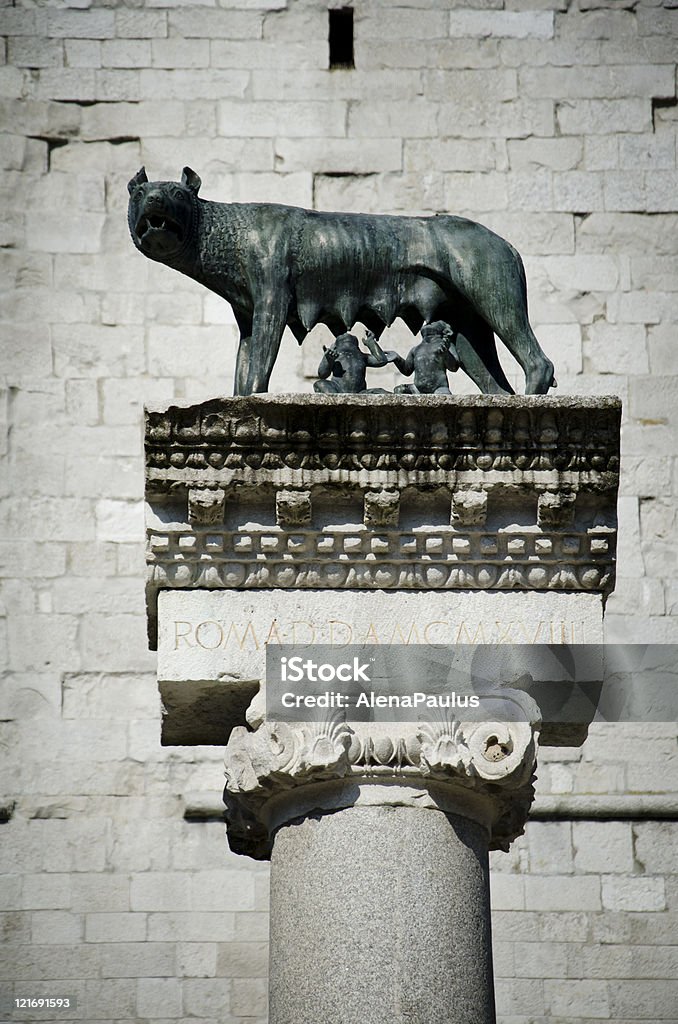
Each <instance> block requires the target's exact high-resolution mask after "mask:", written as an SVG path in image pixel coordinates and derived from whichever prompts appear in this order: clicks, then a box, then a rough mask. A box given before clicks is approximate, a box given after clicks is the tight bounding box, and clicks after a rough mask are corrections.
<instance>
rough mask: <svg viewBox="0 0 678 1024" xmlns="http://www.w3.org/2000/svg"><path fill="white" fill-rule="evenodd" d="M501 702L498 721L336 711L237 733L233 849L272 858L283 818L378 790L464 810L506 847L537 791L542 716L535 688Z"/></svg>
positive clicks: (386, 796) (393, 798) (508, 694)
mask: <svg viewBox="0 0 678 1024" xmlns="http://www.w3.org/2000/svg"><path fill="white" fill-rule="evenodd" d="M501 704H502V707H503V708H504V710H505V711H506V712H507V715H506V720H502V721H497V722H471V721H467V722H459V721H456V720H454V719H453V718H451V717H446V716H444V715H441V716H440V717H439V718H437V719H436V720H435V721H428V722H419V723H414V722H412V723H397V724H396V723H375V722H372V723H351V724H350V725H349V724H348V723H346V722H345V721H343V720H341V719H340V718H339V717H336V716H335V717H332V718H329V719H327V720H325V721H322V722H295V723H289V722H272V721H269V720H264V721H263V722H261V724H260V725H259V727H258V728H257V729H256V730H255V731H254V732H250V731H249V730H247V729H246V728H244V727H238V728H236V729H234V730H233V732H232V733H231V738H230V740H229V742H228V746H227V748H226V760H225V765H226V780H227V781H226V788H225V791H224V802H225V804H226V808H227V813H226V817H227V821H228V835H229V843H230V845H231V848H232V849H233V850H234V851H235V852H236V853H244V854H247V855H248V856H251V857H255V858H257V859H267V858H268V857H269V856H270V851H271V846H272V836H273V833H274V832H275V829H276V828H277V827H278V826H280V825H281V824H284V823H285V822H286V821H289V820H292V819H294V818H296V817H298V816H300V815H301V814H302V813H304V814H306V813H309V812H310V811H312V810H315V811H321V810H330V809H331V810H336V809H338V808H340V807H348V806H354V805H356V804H359V803H360V802H361V796H362V794H364V793H365V792H367V793H368V799H369V790H370V787H379V797H378V800H379V802H381V803H398V804H403V803H408V802H411V803H412V805H413V806H418V807H430V808H431V809H435V810H442V811H447V812H449V813H454V812H455V811H457V812H459V809H460V808H461V809H462V810H463V813H465V814H467V815H469V816H471V817H474V818H476V819H477V820H479V821H481V822H482V823H483V824H485V825H486V826H487V828H488V831H489V834H490V848H492V849H503V850H507V849H508V847H509V844H510V843H511V842H512V841H513V839H515V838H516V837H517V836H518V835H521V834H522V831H523V826H524V822H525V819H526V818H527V814H528V811H529V807H530V804H531V802H532V799H533V796H534V790H533V786H532V782H533V778H534V776H533V772H534V768H535V764H536V745H537V738H538V730H539V725H540V720H539V711H538V709H537V707H536V705H535V704H534V702H533V701H532V700H531V698H530V697H529V696H528V695H527V694H524V693H521V692H519V691H512V690H503V691H502V696H501ZM502 718H503V716H502ZM511 719H514V720H511ZM422 797H423V798H424V799H422ZM426 797H430V799H429V800H428V801H427V799H426Z"/></svg>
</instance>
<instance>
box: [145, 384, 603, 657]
mask: <svg viewBox="0 0 678 1024" xmlns="http://www.w3.org/2000/svg"><path fill="white" fill-rule="evenodd" d="M619 418H620V404H619V402H618V400H617V399H599V398H596V399H587V398H566V399H551V398H548V399H546V398H543V397H533V396H531V397H529V398H525V397H518V396H516V397H511V398H504V397H496V396H474V397H463V398H453V397H452V396H418V397H410V396H400V395H395V396H394V395H383V396H379V395H370V396H364V395H344V396H341V397H339V398H337V397H330V396H325V395H313V396H308V395H305V396H304V398H303V401H300V400H298V399H296V398H295V397H294V396H268V395H266V396H265V395H251V396H248V397H240V398H224V399H215V400H212V401H210V402H206V403H204V404H203V405H199V406H190V407H188V408H180V407H172V408H170V409H167V410H165V411H159V412H148V413H147V421H146V452H147V504H148V510H149V512H148V533H147V536H148V554H147V563H148V577H147V578H148V591H147V592H148V607H149V620H150V622H149V624H150V630H149V632H150V637H151V644H152V645H153V646H154V645H155V606H156V596H157V592H158V590H160V589H163V588H172V589H175V588H181V587H192V588H194V587H205V588H209V589H213V588H238V589H257V588H270V587H280V588H307V589H328V588H329V589H349V590H350V589H354V590H363V589H372V590H381V589H409V590H413V589H414V590H428V589H438V590H450V589H457V590H459V589H462V590H463V589H475V590H477V589H482V590H490V589H492V590H495V589H496V590H524V589H528V590H543V589H546V590H581V591H595V592H599V593H608V592H609V591H610V590H611V589H612V587H613V585H614V558H615V546H616V525H617V522H616V492H617V485H618V465H619ZM349 506H350V508H349ZM436 524H439V525H436Z"/></svg>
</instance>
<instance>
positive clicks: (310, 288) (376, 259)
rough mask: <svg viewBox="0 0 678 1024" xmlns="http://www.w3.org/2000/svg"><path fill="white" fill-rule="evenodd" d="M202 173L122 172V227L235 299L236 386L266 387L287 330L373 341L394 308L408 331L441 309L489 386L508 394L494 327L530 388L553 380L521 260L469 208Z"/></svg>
mask: <svg viewBox="0 0 678 1024" xmlns="http://www.w3.org/2000/svg"><path fill="white" fill-rule="evenodd" d="M200 184H201V181H200V178H199V177H198V175H197V174H196V173H195V171H192V170H191V168H190V167H185V168H184V171H183V174H182V177H181V182H173V181H154V182H149V180H148V178H147V177H146V172H145V170H144V168H143V167H142V169H141V170H140V171H139V172H138V173H137V174H136V175H135V176H134V177H133V178H132V180H131V181H130V182H129V185H128V189H129V211H128V219H129V227H130V231H131V233H132V240H133V241H134V244H135V245H136V247H137V248H138V249H139V250H140V251H141V252H142V253H143V254H144V255H145V256H148V257H149V258H150V259H152V260H157V261H159V262H160V263H166V264H167V266H169V267H172V268H173V269H174V270H178V271H180V272H181V273H182V274H186V275H188V277H192V278H194V279H195V280H196V281H199V282H200V283H201V284H204V285H205V287H206V288H209V289H211V290H212V291H214V292H216V293H217V294H218V295H221V296H222V297H223V298H224V299H226V301H227V302H230V304H231V306H232V307H233V312H234V314H235V318H236V321H237V324H238V327H239V329H240V347H239V349H238V357H237V362H236V371H235V393H236V394H237V395H248V394H251V393H252V392H255V391H266V390H267V388H268V382H269V378H270V376H271V371H272V369H273V365H274V363H275V360H276V356H277V354H278V349H279V346H280V340H281V338H282V334H283V331H284V330H285V327H286V326H287V327H290V329H291V330H292V332H293V334H294V335H295V337H296V339H297V341H299V343H301V342H302V341H303V339H304V338H305V337H306V335H307V334H308V333H309V331H311V330H312V328H313V327H315V326H316V324H319V323H324V324H327V326H328V327H329V328H330V330H332V331H333V333H334V334H335V335H341V334H344V333H346V332H349V331H350V330H351V328H352V327H353V325H354V324H355V323H357V322H358V321H360V322H362V323H363V324H364V325H365V326H366V327H367V328H368V329H369V330H371V331H372V332H374V335H375V336H376V338H377V339H378V338H379V337H380V335H381V334H382V332H383V331H384V329H385V328H386V327H389V326H390V325H391V324H392V323H393V321H394V320H395V319H396V317H401V318H402V319H403V320H404V321H405V323H406V324H407V326H408V327H409V328H410V330H411V331H412V333H413V334H416V333H417V331H419V329H420V328H421V327H422V325H423V324H427V323H430V322H431V321H436V320H442V321H444V322H445V323H447V324H449V325H450V326H451V327H452V329H453V331H454V332H455V334H456V340H455V344H456V349H457V352H458V355H459V360H460V363H461V366H462V367H463V369H464V370H465V371H466V373H467V374H468V375H469V376H470V377H471V379H472V380H473V381H475V383H476V384H477V385H478V387H479V388H480V390H481V391H482V392H484V393H486V394H487V393H500V394H502V393H509V394H510V393H512V388H511V386H510V384H509V383H508V381H507V379H506V377H505V375H504V372H503V370H502V368H501V366H500V363H499V359H498V357H497V349H496V343H495V338H494V335H495V334H496V335H497V336H498V337H499V338H501V340H502V341H503V343H504V344H505V345H506V347H507V348H508V349H509V351H510V352H511V353H512V354H513V356H515V358H516V359H517V361H518V363H519V364H520V366H521V367H522V368H523V370H524V372H525V390H526V392H527V393H528V394H544V393H546V392H547V391H548V389H549V388H550V387H552V386H553V385H554V383H555V382H554V377H553V364H552V363H551V361H550V360H549V359H548V358H547V357H546V355H545V354H544V352H543V351H542V350H541V348H540V346H539V342H538V341H537V339H536V338H535V336H534V332H533V331H532V328H531V327H530V322H529V320H528V317H527V288H526V283H525V271H524V269H523V263H522V260H521V258H520V256H519V255H518V253H517V252H516V250H515V249H514V248H513V246H512V245H510V244H509V243H508V242H507V241H505V240H504V239H503V238H500V237H499V235H495V234H494V232H493V231H490V230H489V229H488V228H485V227H483V226H482V225H481V224H476V223H474V222H473V221H470V220H466V219H465V218H464V217H452V216H447V215H438V216H433V217H395V216H386V215H368V214H358V213H320V212H317V211H315V210H303V209H300V208H299V207H295V206H279V205H277V204H273V203H214V202H210V201H207V200H204V199H199V198H198V190H199V188H200Z"/></svg>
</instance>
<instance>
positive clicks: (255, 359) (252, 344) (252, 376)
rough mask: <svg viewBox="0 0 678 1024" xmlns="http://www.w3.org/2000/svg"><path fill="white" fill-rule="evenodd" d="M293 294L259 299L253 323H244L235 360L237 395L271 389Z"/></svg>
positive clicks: (241, 327)
mask: <svg viewBox="0 0 678 1024" xmlns="http://www.w3.org/2000/svg"><path fill="white" fill-rule="evenodd" d="M288 307H289V296H288V295H284V296H279V295H276V296H272V297H269V298H266V299H265V300H261V301H259V303H258V304H257V305H256V307H255V310H254V316H253V318H252V323H251V332H250V333H247V328H248V327H249V324H245V323H242V324H240V345H239V347H238V356H237V358H236V363H235V394H236V395H251V394H254V393H255V392H258V391H259V392H260V391H268V382H269V380H270V377H271V372H272V370H273V367H274V365H275V360H276V357H277V355H278V350H279V348H280V342H281V340H282V336H283V331H284V330H285V324H286V322H287V310H288Z"/></svg>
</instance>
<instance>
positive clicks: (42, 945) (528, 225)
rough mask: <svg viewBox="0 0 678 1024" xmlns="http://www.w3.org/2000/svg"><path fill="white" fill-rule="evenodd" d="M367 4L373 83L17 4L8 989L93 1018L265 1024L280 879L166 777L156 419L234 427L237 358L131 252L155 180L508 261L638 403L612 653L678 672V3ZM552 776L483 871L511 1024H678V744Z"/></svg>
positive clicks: (9, 428)
mask: <svg viewBox="0 0 678 1024" xmlns="http://www.w3.org/2000/svg"><path fill="white" fill-rule="evenodd" d="M353 6H354V11H355V20H354V25H355V47H354V50H355V68H354V69H339V68H337V69H332V70H330V69H328V10H327V7H328V5H327V4H324V3H319V2H318V0H218V2H217V0H203V2H198V0H185V2H182V0H146V3H144V4H141V3H137V2H135V0H129V2H126V3H122V2H119V3H116V2H114V0H113V2H110V0H109V2H103V3H99V2H98V0H91V2H90V0H72V2H71V0H66V2H61V0H48V2H45V3H34V2H32V0H15V2H14V3H11V4H10V3H4V2H3V3H2V4H1V5H0V35H1V36H2V40H3V41H2V47H1V48H0V62H2V63H0V104H1V108H0V109H1V110H2V118H1V127H2V134H0V158H1V159H2V163H3V170H4V176H3V182H2V207H3V216H2V218H1V219H2V225H1V228H0V245H1V246H2V248H1V249H0V265H1V267H2V279H1V284H0V287H1V288H2V304H1V307H2V308H1V316H2V321H3V323H2V342H1V345H2V355H1V357H0V370H1V372H2V375H3V379H2V384H3V390H2V400H1V403H0V410H1V416H2V421H3V424H4V425H5V429H4V431H3V435H2V451H1V456H2V460H3V473H2V478H1V482H0V523H1V525H0V538H1V539H0V548H1V553H2V557H1V558H0V577H1V583H2V590H1V594H0V599H1V602H2V604H1V614H0V632H1V635H2V642H1V647H2V658H3V665H2V667H3V669H4V670H5V673H6V674H5V679H4V683H3V690H2V708H1V710H0V720H1V721H0V730H2V733H3V757H4V759H5V763H4V765H3V773H2V777H3V804H2V808H3V810H2V817H3V818H4V819H7V820H6V823H4V824H2V825H1V826H0V829H1V833H2V839H3V842H2V843H1V844H0V856H1V857H2V858H3V868H2V869H3V871H4V872H6V874H5V876H4V878H3V883H2V886H0V890H1V893H2V896H1V898H2V901H3V908H2V923H3V928H4V934H5V936H6V939H7V942H6V943H5V945H4V946H3V952H2V954H1V957H0V958H1V959H2V962H3V968H2V977H3V978H4V979H5V980H3V981H2V985H1V986H0V987H1V989H2V991H3V993H4V992H8V993H9V994H12V993H13V992H14V993H16V994H17V995H41V994H45V995H49V994H68V993H70V994H72V995H76V996H77V1000H78V1009H77V1011H76V1018H77V1019H79V1020H84V1021H110V1022H113V1021H115V1022H116V1024H122V1022H125V1024H127V1022H131V1021H147V1022H152V1024H161V1022H163V1024H164V1022H168V1021H172V1022H177V1021H189V1020H190V1021H201V1022H203V1024H212V1022H214V1024H216V1022H217V1021H219V1024H228V1022H229V1021H240V1022H249V1024H260V1022H262V1021H263V1020H264V1016H265V982H264V973H265V965H266V956H265V945H264V944H265V941H266V934H267V932H266V927H267V924H266V921H267V919H266V898H267V897H266V885H267V878H266V870H265V868H262V867H261V866H257V865H254V864H252V863H249V862H248V861H246V860H244V859H239V858H236V857H234V856H232V855H230V854H229V853H228V852H227V849H226V845H225V842H224V840H223V827H222V826H221V825H220V823H219V822H217V821H213V820H204V818H200V817H199V815H198V811H196V810H195V808H196V807H197V808H199V807H200V805H201V799H203V798H204V796H205V794H207V795H209V796H210V797H211V798H214V796H215V795H216V796H217V798H218V794H219V790H220V788H221V782H222V778H221V763H220V762H221V752H220V751H219V750H218V749H216V748H207V747H206V748H176V749H162V748H161V747H160V746H159V739H158V737H159V713H160V710H159V704H158V699H157V696H156V693H155V682H154V665H155V659H154V656H152V655H151V654H149V653H148V651H147V650H146V638H145V623H144V609H143V585H142V577H143V571H144V562H143V543H142V531H143V523H142V514H141V496H142V491H143V464H142V449H141V409H142V406H143V404H144V402H151V401H152V402H155V401H167V402H169V401H171V400H172V399H175V398H176V399H190V400H192V401H200V400H202V399H205V398H207V397H210V396H212V395H214V394H215V392H217V391H222V392H225V393H229V392H230V390H231V389H232V381H233V364H234V354H235V346H236V330H235V325H234V322H233V318H232V315H231V312H230V309H229V307H228V306H226V304H225V303H223V302H222V301H221V300H219V299H218V298H217V297H216V296H214V295H211V294H208V293H207V292H205V291H204V290H202V289H200V288H199V287H198V286H197V285H195V284H194V283H193V282H191V281H189V280H188V279H184V278H181V277H180V276H179V275H177V274H174V273H173V272H171V271H169V270H168V269H167V268H164V267H161V266H158V265H153V264H151V263H150V262H149V261H147V260H145V259H144V258H143V257H142V256H141V255H140V254H138V253H137V252H135V251H134V249H133V247H132V245H131V242H130V240H129V237H128V233H127V226H126V217H125V208H126V199H127V190H126V182H127V180H128V178H129V177H130V176H131V175H132V174H133V173H134V172H135V171H136V170H137V169H138V167H139V166H140V165H141V164H142V163H144V164H145V165H146V167H147V169H148V173H149V177H151V178H153V177H158V178H169V177H175V176H178V175H179V174H180V171H181V168H182V166H183V165H184V164H190V165H191V166H193V167H194V168H195V169H196V170H197V171H198V172H199V173H200V175H201V176H202V178H203V182H204V184H203V194H204V195H205V196H206V197H208V198H215V199H221V200H241V201H253V200H267V201H276V202H284V203H292V204H299V205H306V206H315V207H316V208H319V209H333V208H334V209H348V210H360V211H380V212H395V213H416V212H422V213H431V214H432V213H435V212H438V211H449V212H454V213H458V214H462V215H468V216H470V217H472V218H474V219H478V220H481V221H482V222H483V223H485V224H487V225H488V226H490V227H492V228H493V229H495V230H497V231H498V232H499V233H500V234H502V235H504V236H505V237H507V238H509V239H510V240H511V241H512V242H513V243H514V244H515V245H516V246H517V247H518V249H519V250H520V251H521V253H522V254H523V257H524V259H525V263H526V268H527V273H528V282H529V294H530V305H531V310H532V320H533V323H534V325H535V329H536V332H537V334H538V336H539V338H540V340H541V342H542V344H543V347H544V348H545V349H546V351H547V352H548V354H549V355H550V356H551V357H552V358H553V360H554V362H555V363H556V366H557V370H558V372H557V376H558V382H559V393H561V394H562V393H565V394H567V393H580V394H581V393H583V394H610V393H611V394H617V395H620V396H621V397H622V398H623V400H624V410H625V412H624V432H623V465H622V488H621V498H620V504H619V511H620V540H621V545H620V552H619V574H618V585H617V590H616V592H615V594H614V595H613V596H612V597H611V598H610V600H609V602H608V609H607V630H608V633H607V635H608V639H609V640H610V641H615V640H623V641H627V642H628V641H635V642H645V641H654V642H676V641H677V640H678V585H677V584H676V565H677V556H676V550H677V548H676V528H675V516H676V512H675V494H676V490H677V489H678V476H677V474H676V465H675V464H676V453H677V440H678V424H677V420H676V405H677V404H678V403H677V397H678V390H677V388H676V380H677V374H678V358H677V356H676V352H678V347H677V346H676V332H677V329H678V328H677V321H678V303H677V302H676V289H677V287H678V273H677V271H678V243H677V241H676V238H677V237H678V230H677V229H678V210H677V201H676V196H677V195H678V174H677V172H676V125H677V123H678V122H677V116H678V106H677V105H676V102H677V101H676V60H677V54H678V40H677V38H676V37H677V36H678V5H677V4H676V2H675V0H401V2H399V3H398V4H397V5H395V4H393V3H390V2H388V3H387V2H385V0H384V2H383V3H380V2H379V0H356V2H355V3H354V5H353ZM316 333H317V336H316V334H314V336H313V337H312V338H310V339H308V341H307V342H306V343H305V345H304V347H303V349H299V348H298V347H297V345H296V343H295V342H294V341H293V340H292V339H291V338H287V337H286V339H285V341H284V344H283V354H282V356H281V359H280V362H279V365H278V367H277V368H276V371H275V376H274V381H273V387H274V389H275V390H278V391H284V390H297V389H299V388H303V389H309V388H310V386H311V379H312V378H313V376H315V370H316V368H317V362H318V354H319V352H320V350H321V349H320V344H321V340H322V337H323V336H322V332H321V331H318V332H316ZM389 338H390V341H391V342H392V345H393V347H398V348H400V349H401V351H402V350H406V347H407V346H408V343H409V340H410V339H409V336H408V334H407V332H406V331H405V330H404V329H403V328H399V327H397V326H396V327H395V328H393V329H392V331H391V332H390V333H389ZM502 359H504V356H503V355H502ZM504 361H505V363H506V365H507V367H508V369H509V372H510V376H511V379H512V380H513V381H515V382H516V383H517V384H520V375H519V374H517V373H516V372H515V367H514V368H513V369H512V368H511V363H510V360H509V359H508V358H506V359H505V360H504ZM459 378H460V374H457V376H456V377H455V378H454V379H453V386H454V387H455V389H459V390H472V389H471V388H470V386H467V385H465V384H464V382H463V380H461V379H459ZM382 379H385V378H382ZM386 386H388V383H387V385H386ZM5 734H6V735H5ZM552 753H554V755H557V756H552V754H547V755H546V758H547V760H545V758H544V757H542V768H541V772H540V782H539V787H540V790H539V797H538V801H537V805H536V808H535V819H534V820H533V821H532V822H531V823H530V824H529V825H528V830H527V835H526V837H525V839H524V840H521V841H520V842H519V843H518V844H516V846H515V847H514V849H513V851H512V852H511V853H510V854H508V855H503V854H499V855H496V856H495V857H494V869H495V870H494V883H493V898H494V902H495V907H496V916H495V939H496V967H497V975H498V982H497V995H498V1007H499V1011H500V1019H501V1021H502V1022H503V1024H519V1022H520V1024H528V1021H529V1022H538V1021H539V1022H541V1021H542V1020H544V1021H546V1020H548V1021H553V1020H558V1021H561V1022H562V1024H565V1022H567V1024H580V1022H582V1021H585V1020H590V1019H604V1020H605V1019H607V1020H614V1021H617V1022H624V1024H633V1022H639V1021H641V1020H642V1021H670V1020H674V1021H675V1020H678V1013H676V1010H675V1007H676V1006H677V1005H678V986H677V984H676V981H675V978H676V962H675V950H676V946H675V942H676V940H675V934H676V918H677V910H678V890H677V888H676V870H677V869H676V864H677V862H678V858H677V857H676V852H677V851H676V838H675V837H676V829H675V825H674V824H673V822H672V820H670V819H671V818H672V817H673V818H675V817H676V814H677V813H678V798H677V796H676V794H678V768H677V765H678V759H677V756H676V731H675V726H666V727H661V726H658V725H655V726H646V727H641V726H635V727H634V726H626V727H624V728H621V727H614V728H607V729H604V728H602V727H598V728H597V729H596V730H594V732H593V733H592V735H591V737H590V739H589V740H588V741H587V743H586V744H585V746H584V748H583V749H582V750H562V751H560V752H552ZM190 808H193V811H191V810H190ZM187 814H188V818H187V817H186V815H187ZM60 1019H63V1018H60Z"/></svg>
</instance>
